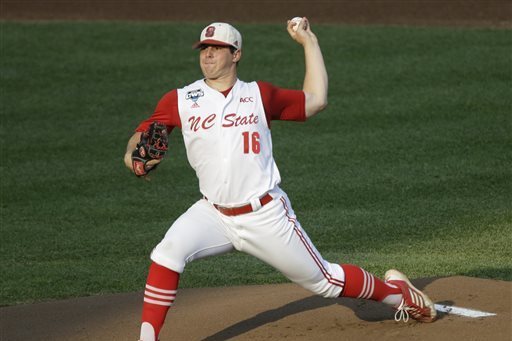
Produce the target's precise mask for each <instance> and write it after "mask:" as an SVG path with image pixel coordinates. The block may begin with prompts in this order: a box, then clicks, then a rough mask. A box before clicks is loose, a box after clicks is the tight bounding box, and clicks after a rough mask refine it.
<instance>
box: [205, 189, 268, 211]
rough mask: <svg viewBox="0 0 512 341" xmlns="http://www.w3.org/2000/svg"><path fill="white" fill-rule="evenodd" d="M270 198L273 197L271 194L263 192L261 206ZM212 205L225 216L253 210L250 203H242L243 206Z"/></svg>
mask: <svg viewBox="0 0 512 341" xmlns="http://www.w3.org/2000/svg"><path fill="white" fill-rule="evenodd" d="M272 199H273V198H272V196H271V195H270V194H268V193H267V194H265V195H264V196H262V197H261V198H260V203H261V207H263V206H265V205H266V204H268V203H269V202H271V201H272ZM213 206H214V207H215V208H216V209H217V210H218V211H219V212H220V213H222V214H224V215H227V216H235V215H240V214H246V213H251V212H253V209H252V205H251V204H247V205H243V206H238V207H224V206H219V205H216V204H213Z"/></svg>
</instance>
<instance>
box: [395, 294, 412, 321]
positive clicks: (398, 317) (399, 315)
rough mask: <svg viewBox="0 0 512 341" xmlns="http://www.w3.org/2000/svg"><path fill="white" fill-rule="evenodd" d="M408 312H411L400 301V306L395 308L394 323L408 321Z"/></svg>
mask: <svg viewBox="0 0 512 341" xmlns="http://www.w3.org/2000/svg"><path fill="white" fill-rule="evenodd" d="M409 310H411V308H410V307H408V306H406V305H405V300H403V299H402V301H401V302H400V305H399V306H398V308H396V313H395V321H396V322H400V321H402V320H403V321H404V322H405V323H407V321H409Z"/></svg>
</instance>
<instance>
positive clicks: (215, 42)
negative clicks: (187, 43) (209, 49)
mask: <svg viewBox="0 0 512 341" xmlns="http://www.w3.org/2000/svg"><path fill="white" fill-rule="evenodd" d="M203 45H215V46H231V47H234V48H235V49H236V48H237V47H236V46H233V45H231V44H228V43H226V42H223V41H220V40H215V39H206V40H201V41H198V42H197V43H195V44H194V45H192V48H194V49H198V48H200V47H201V46H203Z"/></svg>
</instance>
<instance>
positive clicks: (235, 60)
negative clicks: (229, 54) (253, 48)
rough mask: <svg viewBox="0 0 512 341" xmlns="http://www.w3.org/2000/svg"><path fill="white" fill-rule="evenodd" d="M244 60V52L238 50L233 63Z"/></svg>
mask: <svg viewBox="0 0 512 341" xmlns="http://www.w3.org/2000/svg"><path fill="white" fill-rule="evenodd" d="M241 58H242V50H236V51H235V53H233V62H234V63H237V62H239V61H240V59H241Z"/></svg>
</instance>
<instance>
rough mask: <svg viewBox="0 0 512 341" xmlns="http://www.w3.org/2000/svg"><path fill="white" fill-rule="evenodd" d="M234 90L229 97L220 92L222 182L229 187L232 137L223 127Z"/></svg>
mask: <svg viewBox="0 0 512 341" xmlns="http://www.w3.org/2000/svg"><path fill="white" fill-rule="evenodd" d="M232 92H233V90H231V92H230V93H229V94H228V96H227V97H224V95H222V94H220V95H221V96H222V97H223V101H222V102H221V103H222V106H221V109H222V110H221V113H220V116H219V118H220V122H219V136H220V139H221V141H222V142H221V143H220V144H219V146H220V149H221V150H220V151H219V155H221V156H222V158H221V160H222V165H221V167H222V183H223V184H224V187H228V186H229V172H230V169H229V161H230V158H229V150H230V146H229V143H230V139H229V136H228V135H229V134H227V132H225V131H224V130H225V129H224V128H223V127H222V123H223V122H224V116H225V114H226V110H227V107H228V105H229V103H230V101H231V98H232Z"/></svg>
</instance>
